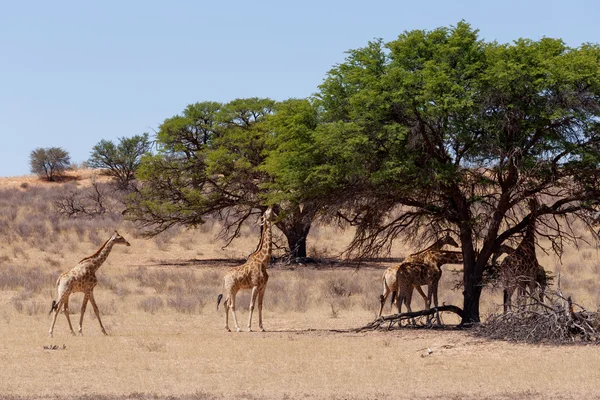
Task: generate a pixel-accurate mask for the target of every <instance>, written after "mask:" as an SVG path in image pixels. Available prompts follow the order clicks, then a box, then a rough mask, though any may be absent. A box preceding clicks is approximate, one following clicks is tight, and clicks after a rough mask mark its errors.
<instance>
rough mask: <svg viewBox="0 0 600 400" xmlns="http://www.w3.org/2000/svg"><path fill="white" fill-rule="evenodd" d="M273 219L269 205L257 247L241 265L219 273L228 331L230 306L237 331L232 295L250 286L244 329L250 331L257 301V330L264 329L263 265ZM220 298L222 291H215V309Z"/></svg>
mask: <svg viewBox="0 0 600 400" xmlns="http://www.w3.org/2000/svg"><path fill="white" fill-rule="evenodd" d="M273 219H274V213H273V209H272V208H271V207H269V208H268V209H267V211H265V213H264V214H263V216H262V225H263V228H262V233H261V238H260V243H259V245H258V248H257V250H256V251H255V252H254V253H252V254H251V255H250V256H249V257H248V260H247V261H246V262H245V263H244V264H243V265H240V266H238V267H234V268H232V269H231V270H230V271H229V272H227V273H226V274H225V276H224V277H223V289H224V292H225V293H226V296H227V297H226V298H225V302H224V306H225V329H227V331H231V330H230V329H229V309H231V313H232V314H233V322H234V323H235V328H236V330H237V331H238V332H240V331H241V329H240V327H239V325H238V322H237V317H236V315H235V297H236V295H237V292H238V291H239V290H240V289H252V294H251V297H250V316H249V317H248V332H252V313H253V311H254V304H255V302H257V303H258V304H257V306H258V326H259V328H260V331H261V332H264V331H265V329H264V328H263V323H262V305H263V298H264V295H265V289H266V286H267V281H268V280H269V274H267V266H268V265H269V261H270V260H271V245H272V233H271V225H272V220H273ZM222 298H223V294H219V296H218V298H217V309H218V308H219V304H220V303H221V299H222ZM257 299H258V301H257Z"/></svg>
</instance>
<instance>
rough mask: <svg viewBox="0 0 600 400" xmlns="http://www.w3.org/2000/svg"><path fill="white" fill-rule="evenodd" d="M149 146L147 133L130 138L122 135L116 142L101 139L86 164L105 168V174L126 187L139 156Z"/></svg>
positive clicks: (139, 159)
mask: <svg viewBox="0 0 600 400" xmlns="http://www.w3.org/2000/svg"><path fill="white" fill-rule="evenodd" d="M150 148H151V142H150V140H149V139H148V134H147V133H144V134H143V135H135V136H132V137H130V138H125V137H122V138H120V139H119V143H118V144H114V143H113V142H112V141H110V140H101V141H100V142H98V144H96V145H95V146H94V147H93V149H92V153H91V155H90V158H89V159H88V161H87V163H86V164H87V166H88V167H91V168H102V169H105V170H106V174H107V175H109V176H111V177H113V178H114V179H115V180H116V181H117V184H118V185H119V186H121V187H127V186H128V185H129V183H130V182H131V181H132V180H133V179H135V172H136V170H137V169H138V167H139V166H140V161H141V158H142V156H143V155H144V154H146V153H148V152H149V151H150Z"/></svg>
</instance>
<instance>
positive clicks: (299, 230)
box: [283, 221, 311, 259]
mask: <svg viewBox="0 0 600 400" xmlns="http://www.w3.org/2000/svg"><path fill="white" fill-rule="evenodd" d="M310 227H311V223H310V222H308V223H303V222H302V221H297V222H296V223H295V224H290V225H287V226H286V228H287V229H286V230H284V231H283V234H284V235H285V238H286V239H287V242H288V246H289V249H290V258H292V259H294V258H298V257H306V237H307V236H308V233H309V231H310Z"/></svg>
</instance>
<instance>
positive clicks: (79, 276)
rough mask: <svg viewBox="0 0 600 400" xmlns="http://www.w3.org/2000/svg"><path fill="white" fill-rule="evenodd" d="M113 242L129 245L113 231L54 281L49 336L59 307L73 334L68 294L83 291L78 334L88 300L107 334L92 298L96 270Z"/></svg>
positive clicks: (96, 281)
mask: <svg viewBox="0 0 600 400" xmlns="http://www.w3.org/2000/svg"><path fill="white" fill-rule="evenodd" d="M115 244H123V245H125V246H130V244H129V242H128V241H127V240H125V238H123V236H121V235H119V233H118V232H117V231H115V233H113V235H112V236H111V237H110V238H109V239H108V240H107V241H106V242H105V243H104V244H103V245H102V246H101V247H100V248H99V249H98V251H96V252H95V253H94V254H93V255H91V256H89V257H85V258H84V259H82V260H81V261H79V263H77V265H76V266H75V267H74V268H72V269H71V270H69V271H67V272H63V273H62V274H61V275H60V276H59V277H58V280H57V281H56V290H57V297H56V300H53V301H52V308H51V309H50V313H52V311H54V317H53V318H52V325H50V332H49V334H50V337H52V333H53V331H54V325H55V324H56V318H57V317H58V313H59V312H60V310H61V308H63V311H64V313H65V316H66V317H67V322H68V323H69V328H70V329H71V334H73V335H75V331H74V330H73V325H71V318H70V317H69V296H70V295H71V293H75V292H83V302H82V304H81V314H80V316H79V334H80V335H83V327H82V324H83V315H84V314H85V309H86V307H87V302H88V300H89V302H90V303H92V307H93V309H94V313H95V314H96V318H98V322H99V323H100V329H101V330H102V333H103V334H105V335H106V334H107V333H106V330H105V329H104V325H102V320H101V319H100V311H99V310H98V306H97V305H96V300H95V299H94V287H95V286H96V284H97V283H98V279H97V278H96V271H97V270H98V268H100V266H101V265H102V264H103V263H104V261H105V260H106V258H107V257H108V255H109V254H110V251H111V250H112V247H113V246H114V245H115Z"/></svg>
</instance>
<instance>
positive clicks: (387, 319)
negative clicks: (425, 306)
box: [353, 304, 463, 332]
mask: <svg viewBox="0 0 600 400" xmlns="http://www.w3.org/2000/svg"><path fill="white" fill-rule="evenodd" d="M444 311H450V312H453V313H455V314H458V315H459V316H460V317H462V314H463V310H462V308H460V307H457V306H453V305H446V304H444V305H443V306H440V307H437V308H435V307H434V308H430V309H429V310H421V311H413V312H406V313H400V314H392V315H387V316H384V317H380V318H377V319H375V320H374V321H373V322H371V323H368V324H367V325H365V326H362V327H360V328H357V329H354V330H353V331H354V332H364V331H374V330H378V329H390V328H392V326H394V324H397V323H401V322H402V321H405V320H412V319H414V318H419V317H427V316H430V315H435V313H436V312H444Z"/></svg>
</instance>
